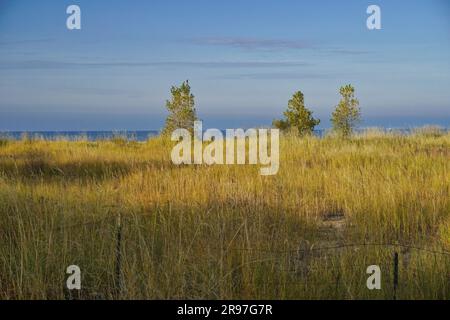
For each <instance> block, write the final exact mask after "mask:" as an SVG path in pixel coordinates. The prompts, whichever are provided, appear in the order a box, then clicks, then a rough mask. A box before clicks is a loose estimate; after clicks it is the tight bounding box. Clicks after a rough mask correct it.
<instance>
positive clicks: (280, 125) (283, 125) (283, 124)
mask: <svg viewBox="0 0 450 320" xmlns="http://www.w3.org/2000/svg"><path fill="white" fill-rule="evenodd" d="M272 126H273V127H274V128H276V129H280V130H282V131H284V130H287V129H289V123H288V122H287V121H286V120H278V119H275V120H273V121H272Z"/></svg>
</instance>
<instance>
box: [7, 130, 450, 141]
mask: <svg viewBox="0 0 450 320" xmlns="http://www.w3.org/2000/svg"><path fill="white" fill-rule="evenodd" d="M364 130H365V129H364V128H361V129H357V130H356V132H363V131H364ZM412 130H413V129H412V128H395V129H389V128H385V129H384V131H385V132H391V131H395V132H397V133H401V134H409V133H411V131H412ZM443 130H445V131H447V132H448V131H450V128H443ZM327 131H328V130H323V129H321V130H315V131H314V134H315V135H316V136H318V137H323V136H324V135H325V134H326V132H327ZM222 132H223V134H224V135H225V130H222ZM158 134H159V131H157V130H141V131H5V132H2V131H0V138H7V139H16V140H18V139H22V138H23V137H24V136H27V137H28V138H35V139H44V140H58V139H64V140H79V139H87V140H88V141H97V140H109V139H112V138H115V137H121V138H126V139H127V140H129V141H146V140H148V139H149V138H151V137H155V136H157V135H158Z"/></svg>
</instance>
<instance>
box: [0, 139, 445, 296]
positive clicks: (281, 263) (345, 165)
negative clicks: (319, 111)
mask: <svg viewBox="0 0 450 320" xmlns="http://www.w3.org/2000/svg"><path fill="white" fill-rule="evenodd" d="M280 142H281V150H280V155H281V156H280V170H279V172H278V174H277V175H275V176H260V175H259V168H258V166H249V165H231V166H225V165H217V166H194V165H193V166H181V167H177V166H174V165H173V164H172V163H171V160H170V151H171V148H172V143H171V142H170V141H165V140H163V139H161V138H155V139H151V140H149V141H148V142H147V143H137V142H130V143H128V142H126V141H124V140H121V139H114V140H113V141H99V142H88V141H72V142H69V141H63V140H61V141H53V142H49V141H40V140H37V141H33V140H29V139H24V140H21V141H6V140H2V141H0V243H1V245H0V298H2V299H62V298H64V297H65V295H67V292H66V291H65V290H64V287H65V279H66V276H67V275H66V274H65V270H66V268H67V266H69V265H71V264H76V265H78V266H80V268H81V270H82V287H83V290H82V292H81V293H80V296H81V297H82V298H85V299H95V298H123V299H133V298H144V299H155V298H159V299H165V298H212V299H216V298H218V299H240V298H246V299H262V298H267V299H271V298H273V299H301V298H304V299H314V298H325V299H331V298H335V299H340V298H343V299H358V298H360V299H390V298H392V296H393V285H392V269H393V266H392V255H393V252H394V251H397V252H398V253H399V254H400V280H399V287H398V292H397V296H398V297H399V298H404V299H413V298H415V299H423V298H432V299H449V298H450V255H449V254H439V253H433V252H429V251H423V250H418V249H414V248H407V247H402V246H400V245H401V244H407V245H410V246H414V247H421V248H425V249H427V250H431V251H439V252H443V251H445V250H446V251H450V175H449V164H450V161H449V160H450V135H449V134H447V135H445V134H432V135H431V134H420V133H416V134H414V135H411V136H400V135H395V134H391V135H387V134H381V133H379V132H376V131H372V132H370V133H367V134H364V135H361V136H358V137H354V138H352V139H349V140H340V139H337V138H332V137H328V138H324V139H318V138H312V137H311V138H304V139H300V138H296V137H291V136H285V137H282V138H281V141H280ZM119 214H120V215H121V217H122V218H121V221H122V233H121V235H122V243H121V268H120V278H121V285H119V284H118V283H117V280H118V275H117V274H116V264H117V251H116V245H117V232H118V227H117V223H116V218H117V216H118V215H119ZM363 243H370V244H372V245H367V246H348V247H347V246H344V247H342V248H339V249H327V250H326V249H323V250H317V248H320V247H336V246H337V247H339V246H343V245H345V244H363ZM376 244H378V245H376ZM382 244H398V246H397V245H389V246H388V245H382ZM371 264H377V265H380V267H381V270H382V290H373V291H370V290H368V289H367V288H366V279H367V276H368V275H367V274H366V268H367V266H369V265H371ZM119 288H120V289H119Z"/></svg>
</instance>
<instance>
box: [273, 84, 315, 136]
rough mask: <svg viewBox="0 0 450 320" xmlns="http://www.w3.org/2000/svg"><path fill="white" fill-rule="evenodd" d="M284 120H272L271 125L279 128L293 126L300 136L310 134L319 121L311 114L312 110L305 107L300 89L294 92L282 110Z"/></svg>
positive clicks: (283, 128)
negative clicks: (284, 109) (283, 110)
mask: <svg viewBox="0 0 450 320" xmlns="http://www.w3.org/2000/svg"><path fill="white" fill-rule="evenodd" d="M284 116H285V117H286V120H274V121H273V126H274V127H275V128H278V129H280V130H286V129H289V128H295V129H296V130H298V133H299V134H300V135H301V136H304V135H309V134H312V132H313V131H314V127H315V126H317V125H318V124H319V123H320V120H319V119H315V118H313V116H312V111H311V110H309V109H308V108H306V107H305V101H304V96H303V93H302V92H301V91H297V92H296V93H294V95H293V96H292V98H291V99H290V100H289V102H288V107H287V110H286V111H285V112H284Z"/></svg>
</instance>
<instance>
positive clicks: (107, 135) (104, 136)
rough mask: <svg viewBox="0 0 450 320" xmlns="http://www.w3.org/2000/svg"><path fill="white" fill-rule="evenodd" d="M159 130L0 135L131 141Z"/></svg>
mask: <svg viewBox="0 0 450 320" xmlns="http://www.w3.org/2000/svg"><path fill="white" fill-rule="evenodd" d="M158 134H159V131H156V130H146V131H8V132H0V137H4V138H9V139H21V138H23V137H24V136H27V137H29V138H36V139H45V140H58V139H64V140H79V139H84V138H86V139H87V140H89V141H97V140H109V139H111V138H115V137H123V138H126V139H127V140H130V141H133V140H134V141H146V140H148V138H151V137H154V136H157V135H158Z"/></svg>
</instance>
